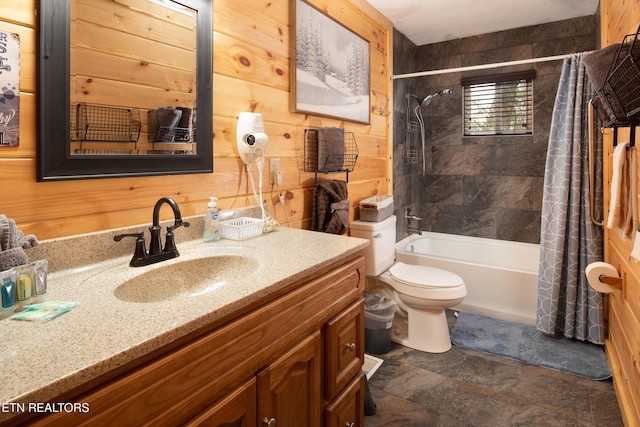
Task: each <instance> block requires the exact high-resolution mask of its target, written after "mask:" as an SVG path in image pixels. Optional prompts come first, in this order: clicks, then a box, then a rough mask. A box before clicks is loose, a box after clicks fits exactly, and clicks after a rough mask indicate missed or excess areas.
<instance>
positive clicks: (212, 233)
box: [202, 197, 220, 242]
mask: <svg viewBox="0 0 640 427" xmlns="http://www.w3.org/2000/svg"><path fill="white" fill-rule="evenodd" d="M216 200H218V198H217V197H209V204H208V205H207V213H206V214H205V216H204V233H203V234H202V240H203V241H204V242H217V241H218V240H220V220H219V219H218V206H217V204H216Z"/></svg>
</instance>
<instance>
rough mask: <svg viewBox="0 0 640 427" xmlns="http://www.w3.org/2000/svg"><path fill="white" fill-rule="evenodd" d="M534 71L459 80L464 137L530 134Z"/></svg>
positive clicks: (531, 127)
mask: <svg viewBox="0 0 640 427" xmlns="http://www.w3.org/2000/svg"><path fill="white" fill-rule="evenodd" d="M535 74H536V72H535V71H525V72H520V73H508V74H499V75H492V76H483V77H472V78H464V79H462V87H463V91H464V96H463V98H464V106H463V109H464V135H465V136H478V135H531V134H532V132H533V79H534V78H535Z"/></svg>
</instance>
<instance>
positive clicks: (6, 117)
mask: <svg viewBox="0 0 640 427" xmlns="http://www.w3.org/2000/svg"><path fill="white" fill-rule="evenodd" d="M19 144H20V36H19V35H18V34H15V33H9V32H6V31H2V30H0V147H17V146H18V145H19Z"/></svg>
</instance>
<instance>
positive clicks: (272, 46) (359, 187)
mask: <svg viewBox="0 0 640 427" xmlns="http://www.w3.org/2000/svg"><path fill="white" fill-rule="evenodd" d="M310 3H312V4H313V5H315V6H316V7H317V8H319V9H320V10H322V11H324V12H325V13H326V14H327V15H329V16H330V17H332V18H334V19H335V20H337V21H339V22H341V23H342V24H343V25H344V26H346V27H347V28H349V29H351V30H352V31H354V32H355V33H357V34H359V35H360V36H361V37H363V38H365V39H366V40H368V41H369V42H370V55H371V62H370V70H371V75H370V81H371V92H370V99H371V105H370V107H371V123H370V124H369V125H362V124H355V123H350V122H346V121H345V122H342V121H339V120H332V119H326V118H322V117H317V116H312V115H303V114H297V113H291V112H290V110H289V1H277V2H274V1H270V0H215V2H214V76H213V84H214V113H213V115H214V117H213V125H214V173H213V174H200V175H174V176H160V177H143V178H115V179H99V180H84V181H74V182H47V183H37V182H36V180H35V176H36V170H35V168H36V163H35V158H36V90H37V89H36V59H37V51H36V39H37V18H36V14H35V10H36V9H37V4H38V0H24V1H20V2H16V1H13V0H0V29H2V30H3V31H9V32H14V33H17V34H19V35H20V59H21V64H20V65H21V66H20V78H21V81H20V90H21V92H20V146H19V147H17V148H0V183H1V185H2V191H1V192H2V198H1V202H0V213H2V214H5V215H6V216H8V217H10V218H13V219H15V220H16V222H17V224H18V227H19V228H20V229H21V230H22V231H23V232H25V233H33V234H35V235H36V236H37V237H38V238H39V239H40V240H43V239H49V238H54V237H63V236H70V235H74V234H80V233H86V232H92V231H99V230H105V229H111V228H116V227H123V226H129V225H136V224H148V223H150V222H151V213H152V208H153V205H154V203H155V201H156V200H157V199H158V198H160V197H162V196H171V197H173V198H175V200H176V201H177V202H178V203H179V205H180V208H181V210H182V213H183V215H184V216H189V215H197V214H201V213H204V210H205V209H206V204H207V201H208V197H209V196H217V197H218V198H219V199H220V201H219V206H220V207H221V209H223V210H226V209H233V208H239V207H244V206H251V205H255V204H256V201H255V200H254V198H253V195H252V192H251V189H250V186H249V183H248V180H247V175H246V173H245V171H244V169H243V164H242V162H241V161H240V160H239V158H238V154H237V150H236V143H235V128H236V123H237V117H238V114H239V113H240V112H242V111H253V112H260V113H262V115H263V117H264V120H265V128H266V132H267V133H268V135H269V137H270V142H269V146H268V147H267V157H268V158H269V157H274V158H280V160H281V169H282V172H283V183H282V185H281V187H280V190H281V191H282V192H283V193H284V194H285V198H286V212H285V210H284V209H283V208H282V206H280V205H277V206H276V205H275V202H276V201H277V196H278V192H277V191H276V188H272V186H271V185H268V184H267V185H265V188H264V191H265V194H264V200H266V201H267V203H268V204H269V205H270V210H271V212H275V214H276V215H275V216H276V219H277V220H278V221H279V222H280V223H281V224H285V225H286V224H287V222H288V221H289V223H290V225H291V226H292V227H296V228H309V224H310V219H311V209H312V194H313V186H314V175H313V174H312V173H306V172H304V163H303V134H304V129H305V128H306V127H323V126H341V127H344V128H345V130H346V131H349V132H353V133H354V134H355V137H356V140H357V143H358V148H359V153H360V156H359V158H358V162H357V164H356V167H355V170H354V172H353V173H350V174H349V186H348V188H349V199H350V201H351V206H352V209H351V218H352V219H355V218H356V215H357V210H356V208H355V206H357V204H358V202H359V200H361V199H363V198H366V197H369V196H372V195H375V194H390V192H391V189H392V185H391V180H392V170H391V167H392V166H391V165H392V163H391V153H392V150H391V148H390V144H391V129H392V127H391V125H392V123H391V117H392V115H391V114H390V112H391V108H392V105H393V103H392V99H391V98H392V91H391V89H392V81H391V79H392V73H393V71H392V64H393V61H392V54H393V52H392V47H393V43H392V36H393V26H392V24H391V22H389V21H388V20H386V19H385V18H384V17H382V16H381V15H380V14H379V13H378V12H377V11H376V10H375V9H373V8H372V7H371V6H369V5H368V4H367V3H366V2H364V0H312V1H310ZM254 173H255V172H254ZM321 178H322V179H344V178H345V177H344V174H336V175H333V174H332V175H326V176H321ZM256 179H257V177H256ZM264 179H265V180H266V182H267V183H268V170H265V173H264ZM169 214H170V212H169V210H168V209H167V210H166V212H165V210H164V209H163V211H162V215H161V216H162V217H163V219H168V218H169V216H170V215H169ZM287 219H288V221H287Z"/></svg>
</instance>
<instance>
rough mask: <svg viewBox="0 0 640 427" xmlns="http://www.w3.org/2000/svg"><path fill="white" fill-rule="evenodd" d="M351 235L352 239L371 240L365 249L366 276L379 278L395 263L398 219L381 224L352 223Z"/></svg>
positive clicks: (388, 219)
mask: <svg viewBox="0 0 640 427" xmlns="http://www.w3.org/2000/svg"><path fill="white" fill-rule="evenodd" d="M349 227H350V232H349V234H350V235H351V236H352V237H359V238H361V239H367V240H369V246H367V248H366V249H365V258H366V259H365V274H366V275H367V276H378V275H379V274H382V273H383V272H384V271H385V270H386V269H388V268H389V267H391V266H392V265H393V263H394V262H395V255H396V217H395V215H391V216H390V217H388V218H386V219H384V220H382V221H380V222H368V221H352V222H351V224H350V226H349Z"/></svg>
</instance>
